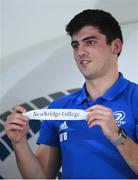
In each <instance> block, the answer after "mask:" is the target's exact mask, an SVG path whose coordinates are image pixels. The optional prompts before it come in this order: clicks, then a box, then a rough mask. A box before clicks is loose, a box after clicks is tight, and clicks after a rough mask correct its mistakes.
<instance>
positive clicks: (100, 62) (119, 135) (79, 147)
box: [5, 10, 138, 179]
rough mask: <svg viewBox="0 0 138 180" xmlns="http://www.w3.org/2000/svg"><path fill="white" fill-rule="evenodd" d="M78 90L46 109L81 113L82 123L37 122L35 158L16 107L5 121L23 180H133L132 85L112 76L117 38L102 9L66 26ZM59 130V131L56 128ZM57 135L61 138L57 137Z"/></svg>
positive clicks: (137, 152)
mask: <svg viewBox="0 0 138 180" xmlns="http://www.w3.org/2000/svg"><path fill="white" fill-rule="evenodd" d="M66 31H67V33H68V34H69V35H70V36H71V45H72V47H73V52H74V58H75V61H76V64H77V66H78V68H79V70H80V72H81V73H82V75H83V76H84V78H85V84H84V85H83V87H82V89H81V90H80V91H78V92H75V93H73V94H71V95H68V96H65V97H62V98H60V99H58V100H56V101H54V102H53V103H52V104H51V105H50V106H49V108H54V109H55V108H56V109H58V108H59V109H61V108H63V109H83V110H86V111H87V112H89V114H88V118H87V121H85V120H84V121H76V122H75V121H60V120H59V121H43V122H42V124H41V129H40V135H39V138H38V141H37V143H38V144H39V146H38V149H37V152H36V154H33V152H32V151H31V149H30V147H29V145H28V143H27V140H26V134H27V132H28V118H27V117H25V116H24V115H22V114H20V113H21V112H25V111H26V110H25V109H24V108H22V107H17V108H16V109H15V111H14V112H13V113H12V114H11V115H10V116H9V117H8V118H7V121H6V124H5V129H6V131H7V134H8V136H9V138H10V139H11V141H12V143H13V146H14V149H15V154H16V158H17V163H18V166H19V169H20V171H21V174H22V176H23V177H24V178H55V177H56V175H57V172H58V170H59V169H60V167H61V165H62V178H64V179H67V178H69V179H70V178H71V179H75V178H84V179H85V178H91V179H92V178H116V179H121V178H124V179H129V178H133V179H134V178H138V138H137V137H138V110H137V103H138V85H136V84H135V83H132V82H130V81H128V80H126V79H125V78H124V77H123V75H122V74H121V73H119V72H118V56H119V54H120V53H121V50H122V44H123V38H122V33H121V29H120V26H119V24H118V22H117V21H116V20H115V19H114V17H112V15H111V14H109V13H107V12H105V11H102V10H84V11H83V12H81V13H79V14H77V15H76V16H75V17H74V18H73V19H72V20H71V21H70V22H69V24H68V25H67V26H66ZM61 127H62V128H61ZM61 136H63V138H61Z"/></svg>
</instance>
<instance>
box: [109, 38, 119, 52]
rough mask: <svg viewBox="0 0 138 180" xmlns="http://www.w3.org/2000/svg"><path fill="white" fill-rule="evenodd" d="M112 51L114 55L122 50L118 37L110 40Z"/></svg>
mask: <svg viewBox="0 0 138 180" xmlns="http://www.w3.org/2000/svg"><path fill="white" fill-rule="evenodd" d="M111 48H112V52H113V54H114V55H118V54H119V53H120V52H121V51H122V42H121V40H120V39H119V38H117V39H115V40H113V41H112V44H111Z"/></svg>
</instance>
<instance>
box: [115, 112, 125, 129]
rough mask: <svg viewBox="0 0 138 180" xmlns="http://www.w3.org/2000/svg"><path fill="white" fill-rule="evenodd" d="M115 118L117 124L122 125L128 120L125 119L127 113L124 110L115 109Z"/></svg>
mask: <svg viewBox="0 0 138 180" xmlns="http://www.w3.org/2000/svg"><path fill="white" fill-rule="evenodd" d="M113 115H114V117H115V120H116V124H117V126H121V125H124V124H125V123H126V121H125V120H124V118H125V116H126V114H125V112H124V111H115V112H114V113H113Z"/></svg>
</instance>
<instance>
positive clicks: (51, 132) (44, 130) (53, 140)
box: [37, 103, 59, 147]
mask: <svg viewBox="0 0 138 180" xmlns="http://www.w3.org/2000/svg"><path fill="white" fill-rule="evenodd" d="M53 104H54V103H51V104H50V106H49V107H48V108H50V109H51V108H54V107H53ZM37 144H46V145H50V146H56V147H59V138H58V134H57V132H56V129H55V123H54V121H52V120H51V121H50V120H43V121H42V122H41V126H40V132H39V136H38V139H37Z"/></svg>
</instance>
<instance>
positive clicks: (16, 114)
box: [5, 106, 29, 144]
mask: <svg viewBox="0 0 138 180" xmlns="http://www.w3.org/2000/svg"><path fill="white" fill-rule="evenodd" d="M23 112H26V109H24V108H23V107H21V106H17V107H16V108H15V109H14V111H13V112H12V114H10V115H9V116H8V117H7V120H6V122H5V131H6V133H7V135H8V137H9V138H10V139H11V141H12V143H13V144H16V143H19V142H21V141H22V140H23V139H25V138H26V135H27V133H28V131H29V125H28V122H29V121H28V120H29V119H28V117H26V116H24V115H22V114H21V113H23Z"/></svg>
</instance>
